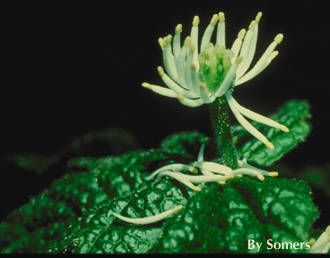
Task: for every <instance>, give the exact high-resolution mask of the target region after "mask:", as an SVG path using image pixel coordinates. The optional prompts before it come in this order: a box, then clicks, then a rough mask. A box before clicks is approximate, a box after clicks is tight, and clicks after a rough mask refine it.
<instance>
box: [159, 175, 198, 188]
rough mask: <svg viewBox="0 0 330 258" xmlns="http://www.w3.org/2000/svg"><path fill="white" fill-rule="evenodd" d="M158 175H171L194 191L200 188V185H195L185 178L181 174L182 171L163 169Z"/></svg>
mask: <svg viewBox="0 0 330 258" xmlns="http://www.w3.org/2000/svg"><path fill="white" fill-rule="evenodd" d="M159 176H169V177H172V178H174V179H176V180H177V181H179V182H181V183H182V184H184V185H186V186H188V187H189V188H191V189H192V190H194V191H200V190H201V188H200V187H198V186H195V185H194V184H192V183H191V182H190V181H189V180H188V179H186V178H185V177H184V174H182V173H179V172H170V171H163V172H161V173H160V174H159Z"/></svg>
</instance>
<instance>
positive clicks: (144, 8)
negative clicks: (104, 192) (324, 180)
mask: <svg viewBox="0 0 330 258" xmlns="http://www.w3.org/2000/svg"><path fill="white" fill-rule="evenodd" d="M326 2H327V1H322V0H317V1H316V0H314V1H275V0H272V1H270V0H268V1H260V0H259V1H250V0H241V1H233V0H228V1H221V0H220V1H212V0H203V1H164V0H163V1H106V2H105V3H103V2H101V1H100V2H95V1H90V2H84V1H77V2H72V1H62V2H61V1H54V2H51V1H35V2H11V3H10V5H8V6H3V7H2V8H1V9H2V12H3V15H2V17H3V18H4V20H5V21H4V23H3V24H2V36H1V41H2V43H3V46H2V48H1V53H2V58H1V62H2V69H1V71H2V72H1V74H2V76H1V80H2V83H1V93H0V99H1V101H0V119H1V120H0V121H1V126H0V130H1V131H0V143H1V144H0V153H1V155H7V154H9V153H13V152H39V153H44V154H47V153H53V152H55V151H57V150H59V149H60V148H61V147H62V146H63V145H65V144H67V143H68V142H69V141H70V140H71V139H72V138H73V137H74V136H76V135H80V134H83V133H86V132H89V131H92V130H97V129H102V128H105V127H110V126H116V127H122V128H124V129H126V130H129V131H130V132H132V133H133V134H134V135H136V136H137V138H138V139H139V142H140V143H141V146H143V147H145V148H148V147H153V146H157V145H158V143H159V142H160V141H161V139H163V138H164V137H165V136H166V135H168V134H171V133H173V132H176V131H182V130H194V129H195V130H199V131H201V132H204V133H207V134H209V133H210V129H209V128H210V125H209V118H208V112H207V108H205V107H201V108H196V109H189V108H186V107H183V106H181V105H180V104H179V103H178V102H177V101H175V100H171V99H168V98H165V97H161V96H159V95H156V94H154V93H151V92H149V91H147V90H145V89H143V88H142V87H141V86H140V85H141V82H143V81H148V82H154V83H160V79H159V77H158V75H157V72H156V67H157V65H160V64H161V62H162V60H161V52H160V49H159V46H158V43H157V38H158V37H159V36H165V35H167V34H168V33H172V32H173V29H174V27H175V25H176V24H177V23H183V26H184V32H187V31H189V30H190V24H191V20H192V18H193V16H194V15H195V14H198V15H200V17H201V27H204V28H205V26H206V25H207V23H208V21H209V19H210V17H211V15H212V14H213V13H217V12H219V11H224V12H225V13H226V17H227V19H226V21H227V22H226V24H227V28H226V29H227V44H228V45H231V42H232V41H233V40H234V38H235V36H236V34H237V32H238V31H239V29H241V28H242V27H247V26H248V24H249V22H250V21H251V20H252V19H253V18H254V17H255V14H256V13H257V12H258V11H260V10H261V11H263V13H264V16H263V18H262V21H261V24H260V27H259V38H258V47H257V49H258V50H257V55H259V56H260V55H261V54H262V51H263V50H264V49H265V48H266V47H267V45H268V44H269V43H270V42H271V41H272V39H273V37H274V36H275V35H276V34H277V33H278V32H282V33H283V34H284V35H285V39H284V41H283V43H282V44H281V45H280V46H279V48H278V49H279V51H280V55H279V57H277V59H276V60H275V61H274V62H273V63H272V65H271V66H270V67H269V68H268V69H267V70H265V71H264V72H263V73H262V74H261V75H260V76H258V77H257V78H255V79H253V80H251V81H249V82H248V83H246V84H244V86H242V87H240V88H239V89H237V90H236V91H235V96H236V97H237V99H238V100H239V102H240V103H241V104H242V105H244V106H246V107H250V108H251V109H253V110H256V111H258V112H260V113H263V114H270V113H271V112H273V111H275V110H276V108H277V107H278V106H279V105H281V103H282V102H284V101H285V100H288V99H291V98H298V99H308V100H309V102H310V103H311V106H312V113H313V117H312V122H313V133H312V134H311V135H310V137H309V138H308V141H307V142H306V143H304V144H303V145H301V146H300V148H298V149H297V150H295V151H294V152H292V153H290V154H289V155H288V156H287V157H286V158H285V161H286V163H288V164H290V165H292V166H295V167H301V166H304V165H321V164H325V163H327V162H329V143H330V141H329V136H328V135H329V131H330V119H329V102H330V99H329V97H330V94H329V87H330V85H329V73H330V72H329V64H330V56H329V52H330V51H329V50H330V47H329V43H330V30H329V22H328V21H329V12H328V8H327V6H326ZM0 173H1V174H0V180H1V185H0V191H1V193H0V195H1V206H2V209H3V210H4V212H8V210H9V209H11V208H13V207H16V206H17V205H18V204H19V203H22V202H24V201H26V200H27V198H28V196H29V194H33V193H36V192H38V191H40V189H42V188H43V187H45V186H46V185H47V184H48V183H49V181H47V180H44V181H42V182H40V181H38V179H37V177H36V176H33V175H25V174H19V173H18V174H15V173H14V172H12V171H5V170H2V171H0Z"/></svg>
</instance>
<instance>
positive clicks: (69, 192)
mask: <svg viewBox="0 0 330 258" xmlns="http://www.w3.org/2000/svg"><path fill="white" fill-rule="evenodd" d="M206 140H207V138H206V137H205V136H203V135H201V134H198V133H180V134H178V135H174V136H171V137H168V138H167V139H166V140H165V141H164V142H163V143H162V144H161V147H160V148H158V149H152V150H148V151H135V152H131V153H127V154H124V155H121V156H117V157H105V158H101V159H98V158H78V159H75V160H72V161H70V163H69V166H68V169H69V170H71V174H70V173H69V174H66V175H65V176H64V177H62V178H61V179H59V180H56V181H54V182H53V184H52V185H51V186H50V187H49V188H48V189H47V190H45V191H44V192H42V193H41V194H39V195H38V196H36V197H34V198H32V199H31V200H30V201H29V202H28V203H27V204H25V205H23V206H22V207H20V208H19V209H17V210H15V211H13V212H12V213H11V214H10V215H9V216H8V217H7V218H6V219H5V220H4V221H3V222H2V223H1V224H0V252H5V253H16V252H39V253H48V252H55V253H146V252H171V253H172V252H180V253H182V252H187V253H191V252H230V253H232V252H256V250H247V239H254V240H257V241H264V240H265V239H267V238H269V237H273V238H274V239H277V240H279V241H281V240H290V241H306V240H308V239H309V237H310V230H311V226H312V224H313V222H314V221H315V219H316V218H317V216H318V211H317V208H316V207H315V205H314V204H313V202H312V200H311V193H310V190H309V188H308V187H307V186H306V185H305V184H304V183H303V182H300V181H296V180H285V179H276V178H267V179H266V180H265V181H264V182H260V181H257V180H254V179H250V178H245V177H243V178H240V179H233V180H231V181H230V182H229V183H228V184H226V185H224V186H222V185H218V184H216V183H209V184H205V185H204V186H203V188H202V191H200V192H193V191H191V190H188V189H187V188H186V187H185V186H183V185H182V184H179V183H178V182H176V181H174V180H172V179H169V178H162V179H161V180H159V181H151V182H150V181H147V180H146V176H147V175H149V174H150V173H151V172H152V171H154V170H155V169H156V168H158V167H160V166H162V165H165V164H169V163H173V162H185V163H189V162H192V161H193V160H195V158H196V155H197V153H198V149H199V147H200V145H201V143H202V142H205V141H206ZM177 204H182V205H184V209H183V210H181V211H180V212H179V213H177V214H175V215H174V216H172V217H171V218H168V219H166V220H164V221H161V222H158V223H155V224H152V225H145V226H134V225H131V224H128V223H123V222H121V221H119V220H118V219H115V218H114V217H113V215H112V214H111V212H110V211H116V212H119V213H121V214H123V215H126V216H129V217H144V216H150V215H153V214H156V213H159V212H162V211H164V210H167V209H169V208H171V207H173V206H175V205H177ZM261 251H262V252H266V251H267V250H264V249H263V250H261ZM291 251H294V250H287V252H291Z"/></svg>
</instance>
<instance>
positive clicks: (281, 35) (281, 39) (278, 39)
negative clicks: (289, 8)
mask: <svg viewBox="0 0 330 258" xmlns="http://www.w3.org/2000/svg"><path fill="white" fill-rule="evenodd" d="M283 38H284V36H283V34H282V33H280V34H277V35H276V36H275V38H274V41H275V42H276V43H277V44H280V43H281V42H282V41H283Z"/></svg>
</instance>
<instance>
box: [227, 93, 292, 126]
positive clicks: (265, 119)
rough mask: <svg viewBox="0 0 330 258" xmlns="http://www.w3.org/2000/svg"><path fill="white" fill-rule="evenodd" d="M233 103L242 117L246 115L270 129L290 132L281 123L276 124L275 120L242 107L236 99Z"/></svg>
mask: <svg viewBox="0 0 330 258" xmlns="http://www.w3.org/2000/svg"><path fill="white" fill-rule="evenodd" d="M232 102H233V105H234V106H235V107H236V108H237V109H238V111H239V112H240V113H241V114H242V115H244V116H246V117H248V118H250V119H252V120H254V121H256V122H259V123H262V124H265V125H268V126H270V127H274V128H278V129H280V130H282V131H284V132H289V129H288V128H287V127H286V126H285V125H282V124H280V123H278V122H276V121H274V120H272V119H270V118H268V117H265V116H263V115H260V114H258V113H256V112H254V111H252V110H249V109H247V108H245V107H243V106H241V105H240V104H238V103H237V101H236V100H235V99H234V98H232Z"/></svg>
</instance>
